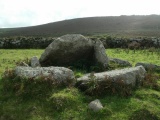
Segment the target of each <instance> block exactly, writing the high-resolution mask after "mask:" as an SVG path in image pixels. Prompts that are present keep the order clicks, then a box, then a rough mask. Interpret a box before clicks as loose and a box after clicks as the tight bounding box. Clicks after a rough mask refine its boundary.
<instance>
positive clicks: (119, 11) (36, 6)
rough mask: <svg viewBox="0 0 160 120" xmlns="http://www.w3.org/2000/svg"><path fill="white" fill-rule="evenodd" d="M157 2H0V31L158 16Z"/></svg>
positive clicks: (63, 0)
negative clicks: (100, 18)
mask: <svg viewBox="0 0 160 120" xmlns="http://www.w3.org/2000/svg"><path fill="white" fill-rule="evenodd" d="M157 2H158V0H134V1H129V0H0V8H1V10H0V17H1V18H0V28H2V27H23V26H32V25H39V24H45V23H49V22H54V21H60V20H65V19H72V18H79V17H91V16H118V15H133V14H136V15H142V14H144V15H147V14H159V13H160V9H159V6H158V5H159V4H158V3H157Z"/></svg>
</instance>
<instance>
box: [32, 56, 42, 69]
mask: <svg viewBox="0 0 160 120" xmlns="http://www.w3.org/2000/svg"><path fill="white" fill-rule="evenodd" d="M39 66H40V63H39V60H38V58H37V57H36V56H34V57H32V58H31V67H39Z"/></svg>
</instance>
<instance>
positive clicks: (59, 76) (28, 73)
mask: <svg viewBox="0 0 160 120" xmlns="http://www.w3.org/2000/svg"><path fill="white" fill-rule="evenodd" d="M15 75H16V76H19V77H22V78H24V77H25V78H36V77H41V76H44V77H49V78H50V79H52V80H56V81H58V82H66V81H67V80H72V82H74V79H75V77H74V73H73V71H72V70H70V69H68V68H64V67H36V68H32V67H22V66H18V67H16V68H15Z"/></svg>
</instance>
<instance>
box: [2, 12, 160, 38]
mask: <svg viewBox="0 0 160 120" xmlns="http://www.w3.org/2000/svg"><path fill="white" fill-rule="evenodd" d="M159 30H160V15H147V16H143V15H139V16H137V15H132V16H109V17H88V18H77V19H71V20H64V21H58V22H53V23H48V24H44V25H38V26H30V27H22V28H5V29H4V28H3V29H0V36H1V37H5V36H60V35H63V34H69V33H80V34H84V35H92V34H112V35H121V36H150V37H151V36H158V37H159V36H160V32H159Z"/></svg>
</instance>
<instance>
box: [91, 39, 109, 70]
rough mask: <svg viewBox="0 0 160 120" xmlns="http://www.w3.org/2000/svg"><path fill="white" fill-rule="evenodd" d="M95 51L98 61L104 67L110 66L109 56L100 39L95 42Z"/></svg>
mask: <svg viewBox="0 0 160 120" xmlns="http://www.w3.org/2000/svg"><path fill="white" fill-rule="evenodd" d="M94 52H95V59H96V61H97V62H98V63H99V64H100V65H101V66H102V67H103V68H106V67H108V61H109V60H108V57H107V54H106V50H105V48H104V46H103V43H102V42H101V41H100V40H96V41H95V44H94Z"/></svg>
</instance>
